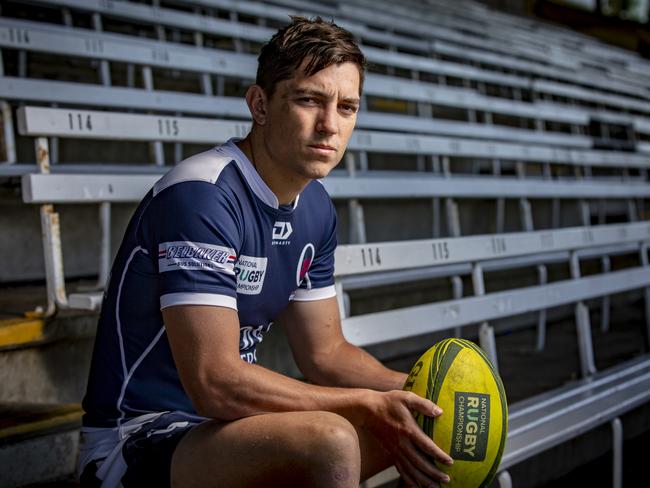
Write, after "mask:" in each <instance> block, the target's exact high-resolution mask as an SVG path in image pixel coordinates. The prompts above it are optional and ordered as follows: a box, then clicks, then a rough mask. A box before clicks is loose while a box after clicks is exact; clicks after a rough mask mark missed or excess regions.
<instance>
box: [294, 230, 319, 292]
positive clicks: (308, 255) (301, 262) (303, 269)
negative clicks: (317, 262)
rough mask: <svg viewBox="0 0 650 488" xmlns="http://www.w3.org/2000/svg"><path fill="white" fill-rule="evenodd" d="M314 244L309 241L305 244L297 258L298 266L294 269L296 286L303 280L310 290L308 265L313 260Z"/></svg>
mask: <svg viewBox="0 0 650 488" xmlns="http://www.w3.org/2000/svg"><path fill="white" fill-rule="evenodd" d="M314 254H315V251H314V245H313V244H312V243H311V242H310V243H308V244H306V245H305V247H304V248H303V249H302V252H301V253H300V259H298V268H297V269H296V286H298V287H300V285H301V284H302V282H303V280H304V281H306V282H307V289H308V290H311V281H309V267H310V266H311V263H312V261H313V260H314Z"/></svg>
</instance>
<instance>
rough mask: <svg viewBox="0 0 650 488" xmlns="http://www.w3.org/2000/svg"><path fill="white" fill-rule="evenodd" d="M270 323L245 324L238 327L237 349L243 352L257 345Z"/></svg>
mask: <svg viewBox="0 0 650 488" xmlns="http://www.w3.org/2000/svg"><path fill="white" fill-rule="evenodd" d="M270 328H271V324H263V325H245V326H242V327H240V329H239V350H240V351H242V352H244V351H246V350H247V349H250V348H252V347H255V346H257V345H258V344H259V343H260V342H262V339H263V338H264V333H265V332H268V330H269V329H270Z"/></svg>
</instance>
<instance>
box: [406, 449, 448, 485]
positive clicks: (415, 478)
mask: <svg viewBox="0 0 650 488" xmlns="http://www.w3.org/2000/svg"><path fill="white" fill-rule="evenodd" d="M395 466H396V467H397V470H398V471H399V472H400V474H401V475H402V478H404V481H405V482H406V484H407V486H414V487H432V488H433V487H435V488H439V487H440V483H439V482H438V481H437V480H436V479H434V478H431V477H430V476H427V475H426V474H425V473H424V472H422V471H420V470H419V469H417V467H415V465H414V464H413V463H412V462H411V461H410V460H409V459H408V457H406V456H405V455H403V456H401V459H400V460H399V461H398V462H396V463H395Z"/></svg>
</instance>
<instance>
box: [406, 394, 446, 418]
mask: <svg viewBox="0 0 650 488" xmlns="http://www.w3.org/2000/svg"><path fill="white" fill-rule="evenodd" d="M407 405H408V407H409V408H410V409H411V410H415V411H416V412H420V413H421V414H423V415H426V416H427V417H437V416H438V415H440V414H442V409H441V408H440V407H439V406H438V405H436V404H435V403H433V402H432V401H431V400H427V399H426V398H422V397H421V396H419V395H416V394H415V393H409V395H408V397H407Z"/></svg>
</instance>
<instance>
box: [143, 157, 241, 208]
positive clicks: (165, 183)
mask: <svg viewBox="0 0 650 488" xmlns="http://www.w3.org/2000/svg"><path fill="white" fill-rule="evenodd" d="M234 162H235V158H234V157H233V155H232V154H231V153H230V152H229V151H228V150H226V149H224V146H218V147H214V148H212V149H209V150H207V151H204V152H202V153H198V154H195V155H194V156H191V157H189V158H187V159H185V160H183V161H181V162H180V163H179V164H177V165H176V166H174V167H173V168H172V169H171V170H169V171H168V172H167V173H166V174H165V175H164V176H163V177H162V178H161V179H160V180H158V181H157V182H156V184H155V185H154V187H153V196H154V197H155V196H157V195H158V194H160V193H161V192H163V191H164V190H166V189H168V188H170V187H172V186H174V185H177V184H179V183H185V182H205V183H210V184H212V185H215V184H216V183H217V182H218V181H221V180H222V179H223V176H224V175H225V174H227V171H226V169H227V168H228V166H229V165H231V164H233V163H234Z"/></svg>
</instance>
